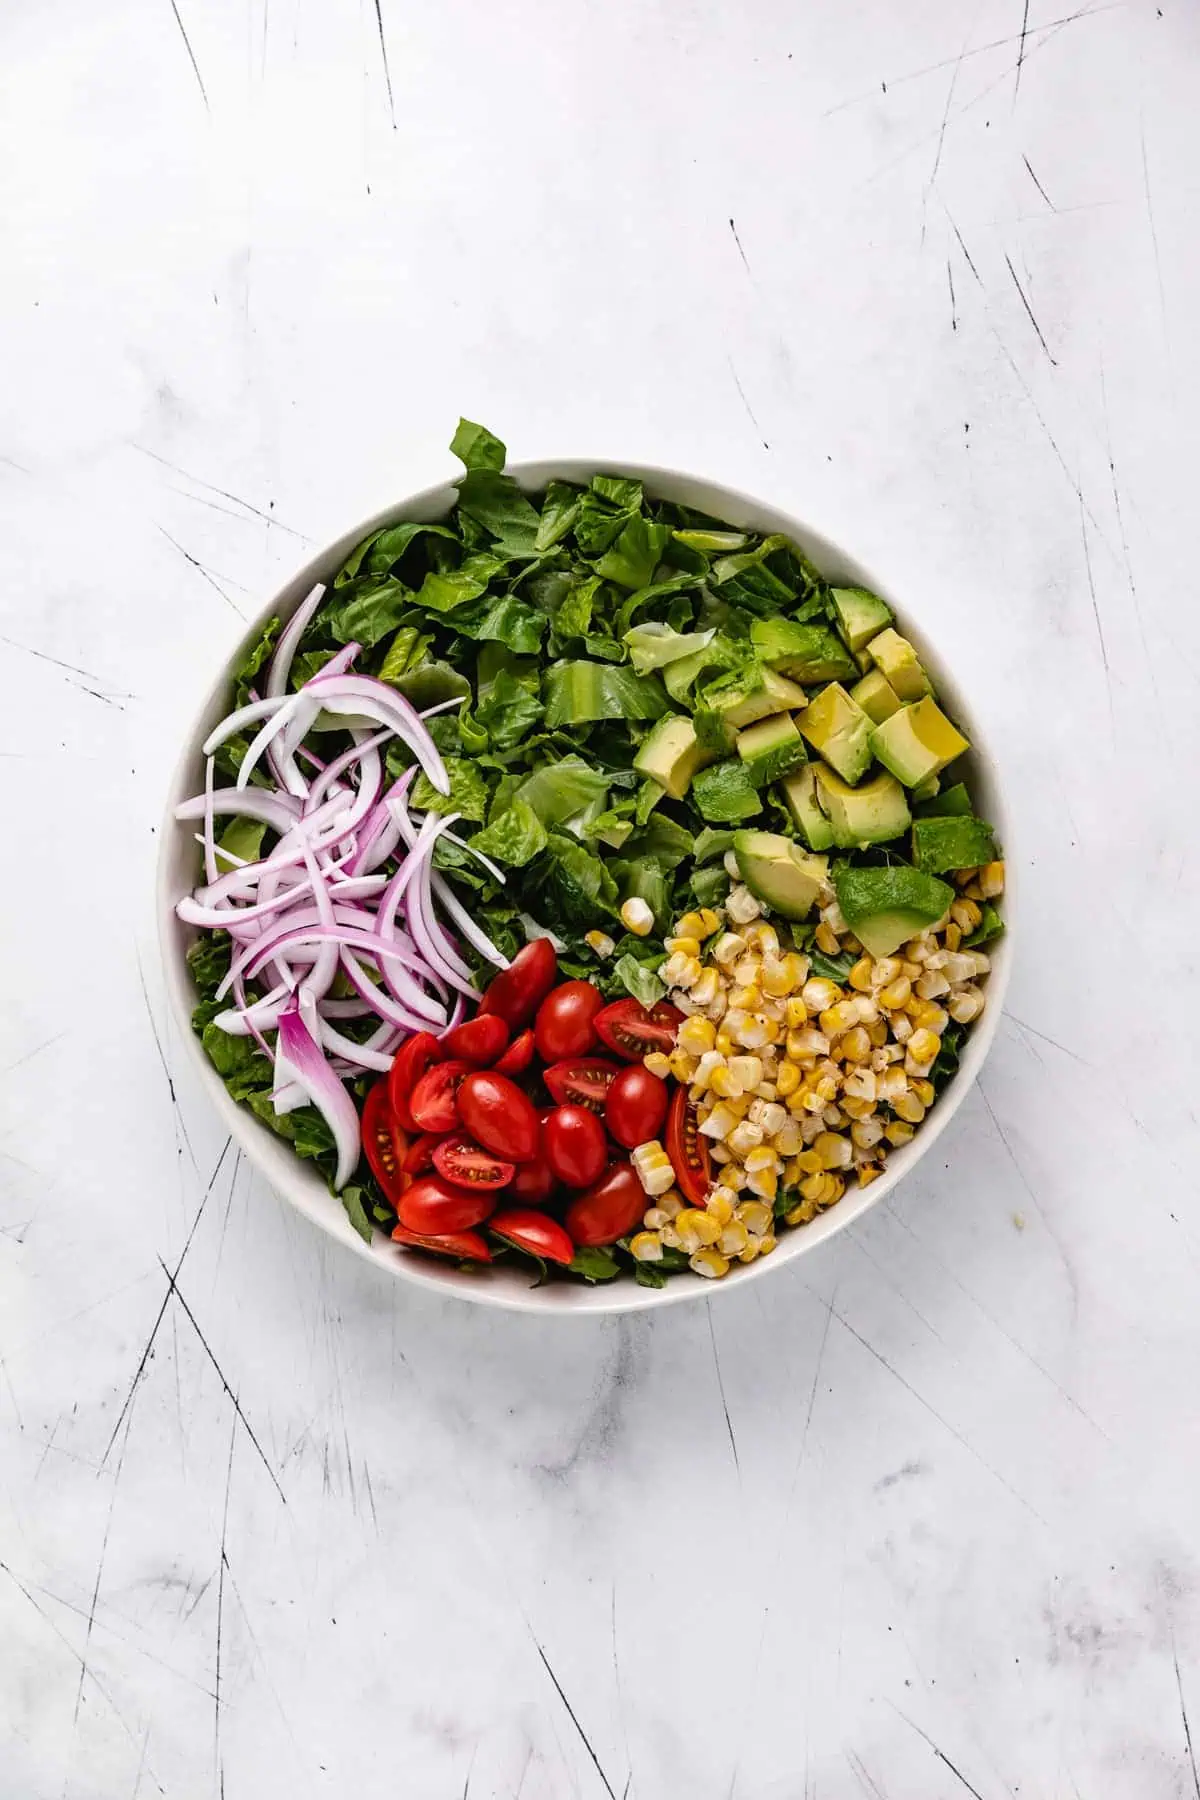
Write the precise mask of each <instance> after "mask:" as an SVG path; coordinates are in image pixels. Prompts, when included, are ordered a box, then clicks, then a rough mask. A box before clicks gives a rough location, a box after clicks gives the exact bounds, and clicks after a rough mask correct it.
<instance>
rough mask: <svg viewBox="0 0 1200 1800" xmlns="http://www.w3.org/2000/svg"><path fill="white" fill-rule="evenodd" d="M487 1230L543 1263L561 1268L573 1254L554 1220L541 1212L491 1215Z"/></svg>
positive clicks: (518, 1209) (518, 1210) (517, 1209)
mask: <svg viewBox="0 0 1200 1800" xmlns="http://www.w3.org/2000/svg"><path fill="white" fill-rule="evenodd" d="M488 1230H489V1231H490V1232H492V1233H493V1234H494V1235H495V1236H496V1237H498V1238H503V1239H504V1241H505V1243H506V1244H515V1245H516V1247H517V1249H518V1250H528V1252H529V1254H530V1255H531V1256H540V1257H541V1258H542V1261H543V1262H552V1263H559V1264H561V1265H562V1266H563V1267H564V1268H565V1266H566V1265H567V1263H569V1262H570V1260H571V1258H572V1257H573V1256H574V1254H575V1246H574V1244H573V1243H572V1242H571V1239H570V1238H569V1237H568V1236H567V1233H566V1232H565V1231H564V1230H563V1228H562V1226H561V1225H560V1224H559V1223H558V1221H557V1220H556V1219H549V1218H547V1217H546V1214H545V1213H543V1212H533V1211H531V1210H527V1209H526V1208H524V1207H513V1208H512V1209H511V1210H510V1211H509V1212H498V1213H494V1214H493V1215H492V1217H491V1218H490V1219H489V1220H488Z"/></svg>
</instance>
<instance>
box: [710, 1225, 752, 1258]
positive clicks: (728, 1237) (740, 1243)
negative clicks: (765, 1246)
mask: <svg viewBox="0 0 1200 1800" xmlns="http://www.w3.org/2000/svg"><path fill="white" fill-rule="evenodd" d="M749 1242H750V1233H749V1232H748V1231H747V1230H746V1227H745V1226H744V1225H743V1224H742V1221H741V1220H740V1219H729V1220H727V1221H726V1223H725V1226H724V1228H723V1229H722V1232H721V1235H720V1237H719V1238H718V1239H717V1249H718V1250H719V1251H720V1252H721V1255H722V1256H740V1255H741V1254H742V1251H743V1250H744V1249H745V1248H746V1245H747V1244H748V1243H749Z"/></svg>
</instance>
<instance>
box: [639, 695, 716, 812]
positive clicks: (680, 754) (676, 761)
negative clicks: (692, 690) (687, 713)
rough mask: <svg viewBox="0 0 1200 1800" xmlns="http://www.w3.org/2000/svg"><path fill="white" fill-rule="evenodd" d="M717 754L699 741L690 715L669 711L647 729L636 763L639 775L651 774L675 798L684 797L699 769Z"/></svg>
mask: <svg viewBox="0 0 1200 1800" xmlns="http://www.w3.org/2000/svg"><path fill="white" fill-rule="evenodd" d="M717 754H718V753H717V752H716V751H715V750H708V749H706V748H705V746H704V745H703V744H702V743H700V741H699V739H698V738H697V736H696V727H695V726H694V725H693V724H692V721H691V720H690V719H681V718H680V716H679V714H678V713H668V714H667V716H666V718H665V719H660V720H659V721H658V724H657V725H655V726H654V727H653V729H652V730H651V731H650V732H648V733H647V735H646V740H645V742H644V743H643V744H642V747H641V749H640V750H639V751H638V753H637V755H636V756H635V757H634V759H633V766H634V768H635V769H636V770H637V771H638V773H639V775H649V776H650V778H651V779H652V780H653V781H657V783H658V785H659V786H660V787H661V788H663V789H665V791H666V792H667V793H668V794H670V796H671V798H672V800H682V799H683V797H684V795H685V794H686V793H687V791H688V788H689V787H690V786H691V781H692V776H693V775H694V774H695V773H696V771H697V769H702V768H703V767H704V765H705V763H710V762H714V761H715V760H716V757H717Z"/></svg>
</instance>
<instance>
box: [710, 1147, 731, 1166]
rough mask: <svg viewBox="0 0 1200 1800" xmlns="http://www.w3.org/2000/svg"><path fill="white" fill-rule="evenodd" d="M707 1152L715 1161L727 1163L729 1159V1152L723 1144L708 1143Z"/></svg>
mask: <svg viewBox="0 0 1200 1800" xmlns="http://www.w3.org/2000/svg"><path fill="white" fill-rule="evenodd" d="M708 1154H709V1155H710V1156H711V1157H712V1159H713V1161H714V1162H715V1163H727V1162H729V1161H730V1155H729V1152H728V1150H727V1149H726V1148H725V1146H724V1144H715V1143H714V1144H710V1145H709V1147H708Z"/></svg>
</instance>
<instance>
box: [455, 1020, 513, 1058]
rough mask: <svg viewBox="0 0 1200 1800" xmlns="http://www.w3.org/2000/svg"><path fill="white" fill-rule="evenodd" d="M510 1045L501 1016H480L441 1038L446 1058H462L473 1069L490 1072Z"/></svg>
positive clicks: (457, 1026)
mask: <svg viewBox="0 0 1200 1800" xmlns="http://www.w3.org/2000/svg"><path fill="white" fill-rule="evenodd" d="M507 1042H508V1026H507V1025H506V1024H505V1023H504V1020H503V1019H502V1018H501V1017H500V1015H499V1014H498V1013H480V1014H479V1016H478V1018H474V1019H468V1020H467V1022H466V1024H465V1025H456V1026H455V1027H454V1030H453V1031H448V1032H447V1033H446V1035H445V1037H444V1038H443V1039H442V1050H443V1051H444V1053H445V1054H446V1055H447V1056H456V1057H459V1058H460V1059H461V1060H462V1061H463V1062H467V1063H470V1065H471V1067H472V1068H473V1069H490V1068H491V1066H492V1064H493V1063H494V1062H495V1060H496V1058H497V1057H498V1056H499V1055H500V1052H501V1051H502V1050H503V1049H504V1046H505V1044H507Z"/></svg>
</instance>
